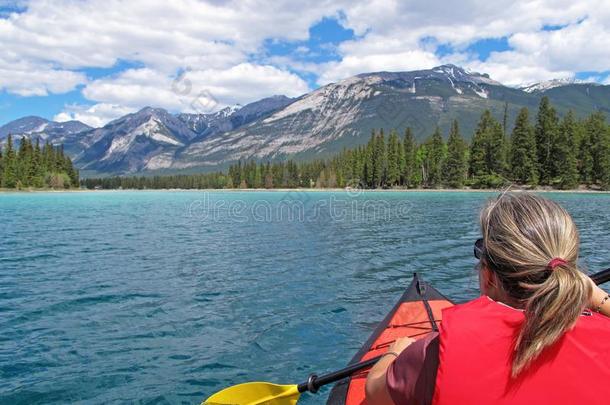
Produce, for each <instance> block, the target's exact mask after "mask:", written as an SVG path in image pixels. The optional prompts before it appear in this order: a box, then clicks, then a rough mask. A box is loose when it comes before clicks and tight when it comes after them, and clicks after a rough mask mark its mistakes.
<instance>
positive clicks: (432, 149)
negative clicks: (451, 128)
mask: <svg viewBox="0 0 610 405" xmlns="http://www.w3.org/2000/svg"><path fill="white" fill-rule="evenodd" d="M426 143H427V146H428V156H427V158H428V161H429V163H428V181H427V183H428V184H427V185H428V187H438V186H439V185H441V183H442V181H443V163H444V160H445V143H444V142H443V136H442V135H441V131H440V129H439V128H438V127H436V130H435V131H434V133H433V134H432V136H431V137H430V138H429V140H428V141H427V142H426Z"/></svg>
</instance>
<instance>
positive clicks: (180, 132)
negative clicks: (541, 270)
mask: <svg viewBox="0 0 610 405" xmlns="http://www.w3.org/2000/svg"><path fill="white" fill-rule="evenodd" d="M543 96H548V97H549V98H550V100H551V102H552V104H553V105H554V106H555V108H556V109H557V111H558V113H559V114H560V115H562V114H565V113H566V112H567V111H568V110H570V109H571V110H574V111H575V113H576V114H577V115H578V116H581V117H583V116H585V115H587V114H589V113H591V112H593V111H595V110H602V111H605V112H610V86H606V85H599V84H594V83H581V82H578V81H574V80H552V81H549V82H542V83H537V84H532V85H528V86H526V87H523V88H515V87H508V86H504V85H503V84H501V83H499V82H497V81H495V80H493V79H491V78H490V77H489V75H487V74H482V73H477V72H472V71H468V70H465V69H462V68H460V67H458V66H454V65H443V66H438V67H435V68H433V69H426V70H418V71H412V72H373V73H364V74H360V75H356V76H353V77H350V78H347V79H345V80H341V81H339V82H337V83H330V84H327V85H325V86H322V87H320V88H318V89H316V90H314V91H312V92H310V93H307V94H304V95H302V96H301V97H298V98H296V99H291V98H288V97H285V96H273V97H269V98H266V99H262V100H259V101H256V102H254V103H251V104H248V105H245V106H243V107H242V106H238V105H237V106H232V107H227V108H225V109H223V110H220V111H218V112H215V113H212V114H177V115H173V114H170V113H169V112H167V111H165V110H163V109H158V108H150V107H147V108H144V109H142V110H141V111H138V112H137V113H134V114H128V115H126V116H124V117H121V118H119V119H117V120H115V121H112V122H110V123H108V124H107V125H105V126H104V127H102V128H97V129H90V128H87V129H85V130H84V131H76V130H77V129H78V128H75V129H74V130H71V131H67V130H64V132H63V133H62V135H59V134H57V135H53V137H52V138H53V141H54V142H55V141H56V140H61V142H63V143H64V145H65V149H66V151H67V152H68V153H69V154H71V155H72V156H73V157H75V158H76V161H75V163H76V165H77V166H78V167H79V168H81V169H84V170H85V171H87V172H89V173H91V174H100V173H101V174H108V173H112V174H126V173H136V172H142V171H159V170H162V171H164V172H168V171H170V172H180V171H190V172H193V171H205V170H216V169H222V168H224V167H226V166H227V165H228V164H230V163H231V162H234V161H236V160H238V159H257V160H273V159H284V158H287V157H290V158H294V159H297V160H298V159H311V158H319V157H328V156H330V155H332V154H334V153H336V152H338V151H340V150H342V149H343V148H345V147H354V146H356V145H359V144H363V143H365V142H367V141H368V139H369V137H370V133H371V131H372V130H373V129H379V128H384V129H385V130H386V133H387V132H388V131H389V130H391V129H396V130H398V131H399V133H401V134H402V133H403V132H404V130H405V128H406V127H411V128H412V129H413V131H414V133H415V135H416V137H417V138H418V139H420V140H422V139H424V138H426V137H428V136H429V135H430V134H431V133H432V132H433V131H434V129H435V127H436V126H439V127H440V128H441V130H442V131H443V133H447V132H448V129H449V126H450V124H451V122H452V121H453V120H454V119H458V121H459V124H460V129H461V132H462V134H463V135H464V136H465V137H466V138H469V137H470V136H471V135H472V133H473V132H474V130H475V128H476V125H477V122H478V120H479V117H480V115H481V113H482V112H483V111H484V110H486V109H489V110H490V111H491V112H492V114H493V115H494V116H496V117H497V118H498V119H500V120H501V119H502V117H503V114H504V110H505V106H507V107H508V109H507V111H508V120H509V121H508V122H509V123H511V124H512V122H514V118H515V116H516V114H517V112H518V111H519V109H521V108H522V107H528V108H530V110H531V111H532V113H535V111H536V109H537V107H538V104H539V102H540V98H541V97H543ZM55 124H57V123H55ZM44 125H46V127H45V129H44V131H47V132H49V131H48V129H47V128H48V126H49V125H51V123H50V122H49V121H46V120H44V119H41V118H39V117H25V118H23V119H20V120H17V121H13V122H11V123H8V124H6V125H5V126H3V127H1V129H0V137H1V136H2V134H3V133H4V134H6V133H8V132H12V131H13V132H14V131H21V132H24V133H25V132H28V131H29V132H28V133H32V134H37V133H42V132H40V129H41V128H42V126H44ZM75 125H76V124H75ZM81 125H84V124H81ZM509 130H510V128H509ZM1 131H4V132H1ZM13 132H12V133H13Z"/></svg>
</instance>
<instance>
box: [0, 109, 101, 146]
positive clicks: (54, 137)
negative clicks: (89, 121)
mask: <svg viewBox="0 0 610 405" xmlns="http://www.w3.org/2000/svg"><path fill="white" fill-rule="evenodd" d="M89 129H91V127H90V126H88V125H85V124H83V123H82V122H80V121H67V122H55V121H49V120H47V119H44V118H41V117H36V116H29V117H23V118H19V119H17V120H15V121H11V122H9V123H8V124H6V125H3V126H1V127H0V141H2V140H4V139H6V137H7V136H8V135H9V134H11V135H13V137H14V138H15V141H17V142H19V139H20V138H21V137H23V136H25V137H30V138H36V137H38V138H40V139H41V141H47V140H48V141H49V142H54V143H60V142H63V139H64V137H65V136H68V135H71V134H76V133H79V132H83V131H86V130H89Z"/></svg>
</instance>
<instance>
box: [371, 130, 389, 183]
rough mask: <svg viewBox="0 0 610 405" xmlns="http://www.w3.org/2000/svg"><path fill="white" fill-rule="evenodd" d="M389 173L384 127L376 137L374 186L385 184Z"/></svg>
mask: <svg viewBox="0 0 610 405" xmlns="http://www.w3.org/2000/svg"><path fill="white" fill-rule="evenodd" d="M386 175H387V155H386V145H385V137H384V135H383V129H381V130H380V131H379V135H377V137H376V138H375V144H374V149H373V187H374V188H379V187H383V186H385V183H386Z"/></svg>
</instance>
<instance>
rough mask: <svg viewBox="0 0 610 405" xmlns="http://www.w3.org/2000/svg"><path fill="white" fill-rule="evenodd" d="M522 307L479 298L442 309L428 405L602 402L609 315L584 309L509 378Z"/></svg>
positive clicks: (609, 367) (609, 375)
mask: <svg viewBox="0 0 610 405" xmlns="http://www.w3.org/2000/svg"><path fill="white" fill-rule="evenodd" d="M523 320H524V314H523V312H522V311H519V310H517V309H514V308H511V307H508V306H506V305H503V304H500V303H497V302H495V301H493V300H491V299H490V298H489V297H486V296H483V297H480V298H478V299H476V300H474V301H470V302H468V303H466V304H462V305H456V306H454V307H451V308H447V309H444V310H443V321H442V323H441V325H440V328H439V329H440V350H439V367H438V374H437V378H436V386H435V391H434V399H433V404H434V405H445V404H451V405H455V404H460V405H467V404H477V405H479V404H536V405H540V404H553V405H557V404H587V405H590V404H602V403H604V404H605V403H607V402H608V394H609V393H610V318H607V317H605V316H604V315H600V314H597V313H591V312H588V313H586V314H583V315H581V316H580V318H579V319H578V321H577V322H576V325H575V326H574V328H572V329H571V330H569V331H567V332H566V333H565V334H564V335H563V337H561V338H560V339H559V340H558V341H557V342H556V343H555V344H554V345H552V346H550V347H548V348H546V349H545V350H544V351H543V352H542V353H541V354H540V356H539V357H538V358H537V359H535V360H534V362H533V363H532V364H531V365H530V366H529V368H527V369H525V370H524V371H523V372H522V373H521V374H520V375H519V376H518V377H516V378H515V379H511V378H510V372H511V355H512V352H513V348H514V338H515V337H516V336H517V334H518V332H519V328H520V326H521V324H522V323H523Z"/></svg>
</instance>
